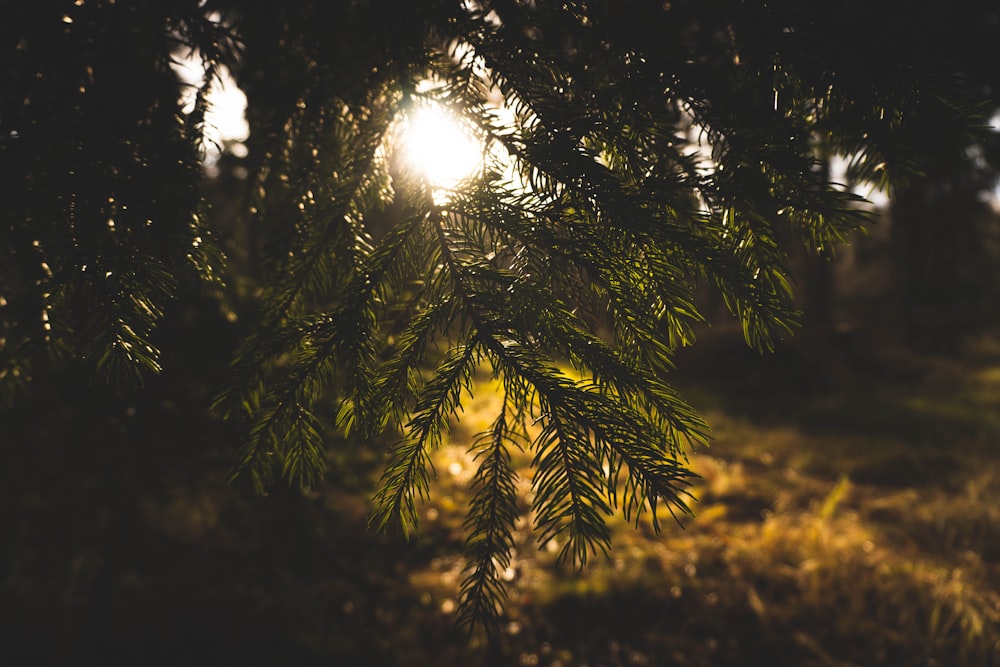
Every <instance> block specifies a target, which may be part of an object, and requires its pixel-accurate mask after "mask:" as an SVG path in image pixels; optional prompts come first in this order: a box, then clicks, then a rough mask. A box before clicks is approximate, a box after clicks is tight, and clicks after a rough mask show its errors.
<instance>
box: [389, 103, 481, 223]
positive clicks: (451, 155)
mask: <svg viewBox="0 0 1000 667" xmlns="http://www.w3.org/2000/svg"><path fill="white" fill-rule="evenodd" d="M401 145H402V150H403V159H404V161H405V162H406V164H407V165H408V166H409V167H410V168H411V169H414V170H415V171H417V172H418V173H419V174H420V175H421V176H423V177H424V178H426V179H427V182H428V183H429V184H430V185H431V186H432V187H433V188H434V190H435V192H434V199H435V201H436V202H437V203H442V202H440V201H437V200H438V199H440V198H443V197H444V192H443V191H447V190H450V189H452V188H454V187H455V186H456V185H458V183H459V182H460V181H462V180H463V179H465V178H468V177H469V176H472V175H473V174H474V173H475V172H476V170H477V169H479V168H480V167H481V166H482V164H483V151H482V147H481V145H480V144H479V142H477V141H476V140H475V138H474V137H473V136H472V134H471V133H470V132H469V131H468V129H466V128H465V127H463V125H462V122H461V121H460V120H459V119H457V118H456V117H455V116H454V115H452V114H451V113H450V112H448V111H447V110H446V109H445V108H444V107H442V106H440V105H437V104H427V105H424V106H421V107H420V108H418V109H416V110H414V111H413V112H412V113H410V115H409V116H408V118H407V119H406V120H405V121H404V125H403V130H402V144H401Z"/></svg>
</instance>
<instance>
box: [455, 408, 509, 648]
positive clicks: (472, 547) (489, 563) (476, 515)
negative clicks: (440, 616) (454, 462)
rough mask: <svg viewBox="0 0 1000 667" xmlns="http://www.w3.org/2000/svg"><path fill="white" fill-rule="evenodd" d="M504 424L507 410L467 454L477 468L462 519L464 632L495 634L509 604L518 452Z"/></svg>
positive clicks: (461, 611) (460, 610) (460, 612)
mask: <svg viewBox="0 0 1000 667" xmlns="http://www.w3.org/2000/svg"><path fill="white" fill-rule="evenodd" d="M513 435H514V434H513V433H512V431H511V428H510V426H509V424H508V422H507V412H506V407H505V408H504V409H502V410H501V412H500V415H499V416H498V417H497V419H496V421H494V423H493V428H492V429H491V430H489V431H487V432H485V433H481V434H480V435H479V436H478V437H477V438H476V440H474V441H473V443H472V446H471V447H470V451H471V452H472V453H473V455H474V457H475V459H476V460H478V461H480V464H479V468H478V469H477V471H476V475H475V477H474V478H473V480H472V486H471V489H472V491H473V496H472V500H471V501H470V503H469V511H468V514H467V515H466V519H465V529H466V531H467V533H468V537H467V538H466V541H465V553H466V568H465V572H466V576H465V578H464V579H463V581H462V586H461V593H460V601H459V607H458V623H459V626H460V627H463V628H464V629H465V630H466V631H467V632H470V633H471V631H472V630H473V628H475V627H476V626H478V625H482V626H484V627H485V628H486V629H487V633H488V634H490V635H493V634H495V632H496V625H497V621H498V619H499V616H500V612H501V610H502V608H503V603H504V601H505V600H506V599H507V584H506V582H507V580H508V577H507V575H506V573H507V570H508V569H509V568H510V566H511V551H512V549H513V544H514V522H515V520H516V519H517V517H518V515H519V512H518V507H517V487H516V483H517V478H518V475H517V472H516V471H515V470H514V468H513V466H512V465H511V460H510V449H511V448H517V449H520V445H519V444H518V443H517V442H516V441H515V440H514V439H513Z"/></svg>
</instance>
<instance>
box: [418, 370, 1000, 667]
mask: <svg viewBox="0 0 1000 667" xmlns="http://www.w3.org/2000/svg"><path fill="white" fill-rule="evenodd" d="M996 377H997V374H996V373H994V372H992V371H989V372H988V371H983V372H981V373H980V374H979V375H977V376H976V378H975V381H976V382H977V383H980V385H982V384H988V385H989V386H990V387H993V386H995V385H994V382H995V378H996ZM481 395H482V396H484V397H485V399H484V400H482V401H479V400H477V401H474V402H470V403H469V404H468V405H466V410H465V413H464V414H463V416H462V420H461V422H460V423H459V424H458V425H457V426H456V429H455V432H454V435H453V440H452V442H453V443H454V444H448V445H446V446H444V447H442V449H441V450H440V451H439V452H438V453H437V456H436V459H435V465H436V468H437V470H438V477H437V479H436V481H435V488H434V489H433V492H432V501H431V503H430V504H429V505H427V506H426V507H425V508H424V518H425V519H426V521H425V528H424V530H425V531H429V532H430V534H431V535H432V536H433V537H434V538H435V539H441V538H444V540H445V541H446V542H447V543H450V544H452V545H453V546H454V547H456V549H455V551H453V552H452V553H451V555H447V556H441V557H438V558H436V559H434V560H432V561H431V562H430V563H429V565H428V566H427V567H425V568H423V569H419V570H417V571H414V572H413V573H412V576H411V582H412V583H413V585H414V586H415V587H416V588H417V589H419V590H422V591H424V593H423V595H425V596H426V598H425V599H426V600H428V601H429V602H428V604H429V606H430V607H432V608H434V609H435V610H436V611H438V612H440V613H443V614H445V615H449V614H451V613H452V612H453V611H454V609H455V599H456V595H457V589H458V584H459V582H460V577H461V569H462V561H461V558H460V556H459V555H458V549H457V548H458V547H459V546H460V544H461V540H462V533H461V521H462V514H463V512H464V507H465V503H466V501H467V499H468V491H467V489H466V485H467V483H468V480H469V477H470V476H471V474H472V472H473V470H474V462H473V461H471V460H470V458H469V457H468V455H467V454H466V453H465V451H464V447H463V445H462V443H463V442H465V441H467V439H468V437H469V436H470V435H472V434H474V433H475V432H476V431H478V430H480V429H482V428H485V426H486V425H488V424H489V422H490V421H491V420H492V418H493V415H494V414H495V409H496V407H497V405H496V400H497V398H496V393H495V392H491V391H489V390H488V389H487V391H485V392H481ZM939 407H940V409H941V410H944V411H947V410H948V409H950V408H949V407H948V406H939ZM709 417H710V421H711V423H712V424H713V426H714V427H715V431H716V442H715V444H714V445H713V447H711V448H709V449H707V450H705V451H701V452H696V453H694V454H692V456H691V466H692V468H693V469H694V470H695V471H696V472H698V473H699V474H700V475H701V480H700V481H699V483H698V485H697V486H696V488H695V489H694V490H695V495H696V496H698V497H699V498H700V501H699V502H698V503H697V504H696V505H695V506H694V508H695V510H696V513H697V517H696V518H694V519H692V520H687V521H685V526H684V527H683V528H682V527H679V526H677V525H675V524H673V523H672V522H671V520H670V519H669V517H666V519H667V520H666V521H663V522H662V524H663V525H664V526H665V530H664V532H663V533H662V534H660V535H654V534H653V533H652V531H651V530H650V529H649V528H648V527H647V526H646V525H645V524H644V525H642V526H640V529H639V530H636V529H634V528H633V526H632V525H630V524H628V523H626V522H625V521H624V520H623V519H621V518H620V517H609V519H608V520H609V524H610V525H611V526H612V527H613V532H614V540H615V541H614V544H615V546H614V550H613V552H612V553H611V555H610V557H609V558H607V559H603V558H597V559H594V560H593V561H592V562H591V563H588V565H587V566H586V568H584V569H583V570H582V571H573V570H569V569H567V568H563V567H558V566H557V565H556V562H555V561H556V558H555V555H556V552H557V551H558V546H559V545H558V544H552V543H549V544H544V545H538V544H536V543H535V541H534V538H533V536H532V534H531V531H530V516H529V515H528V508H529V507H530V483H529V482H528V479H527V478H528V476H529V475H530V473H528V472H527V471H525V474H524V475H523V477H524V479H522V485H521V492H522V497H523V508H524V512H525V516H524V517H523V519H522V520H520V521H519V525H518V529H517V532H516V554H515V558H514V563H513V566H512V568H511V570H510V571H509V578H510V584H511V587H512V594H511V600H510V604H509V606H508V609H507V620H506V625H505V627H506V629H507V632H506V636H505V638H504V641H503V643H502V647H503V648H502V651H503V652H504V653H505V655H507V656H508V657H509V658H510V660H511V661H512V662H511V664H517V661H520V664H541V665H564V666H565V665H571V664H582V663H578V662H576V661H575V660H576V658H575V657H574V656H584V655H586V656H588V659H590V660H600V661H603V662H602V664H607V665H612V664H621V665H626V664H685V665H743V664H759V661H761V660H767V661H770V662H771V664H796V665H799V664H801V665H821V666H832V665H838V666H842V667H843V666H846V665H876V664H885V665H949V666H961V665H1000V593H998V591H1000V474H998V473H1000V464H998V462H997V460H994V459H993V458H992V457H991V456H990V455H988V454H984V452H989V450H990V447H989V446H983V443H982V442H981V441H980V442H979V444H978V446H977V447H976V453H975V454H974V455H969V456H968V457H965V458H961V457H959V458H960V461H959V465H958V470H957V472H955V471H950V472H949V474H948V475H947V480H945V479H944V478H942V481H941V483H940V484H937V483H927V481H926V480H925V479H921V480H920V481H919V483H915V484H912V485H908V484H905V483H893V484H891V485H885V484H880V483H861V482H855V481H852V474H853V473H854V472H856V471H859V470H864V469H865V468H864V467H863V466H864V465H866V463H865V462H866V461H868V458H866V457H871V458H872V459H873V460H880V461H881V460H883V459H884V460H887V461H894V460H896V459H895V458H894V457H899V456H903V455H904V454H905V456H909V457H919V456H921V452H919V451H917V452H912V451H907V450H906V449H905V447H906V443H905V442H901V441H899V440H898V439H892V438H888V439H886V440H884V441H883V440H880V439H878V437H874V436H873V437H867V438H866V437H861V436H858V437H855V438H850V437H848V436H843V437H842V438H841V437H839V436H830V435H825V434H814V433H812V434H811V433H808V432H804V431H802V430H800V429H798V428H797V427H795V426H778V427H773V426H772V427H763V426H755V425H753V424H751V423H749V422H748V421H746V420H738V419H734V418H731V417H729V416H728V415H726V414H725V413H724V412H713V413H712V414H711V415H709ZM996 445H1000V442H995V443H992V448H993V453H994V454H997V455H998V457H1000V452H998V451H996V449H995V447H996ZM955 446H956V447H957V448H960V446H961V443H956V444H955ZM873 448H874V449H878V448H881V449H879V451H874V450H873ZM956 456H957V455H956ZM880 457H881V458H880ZM519 461H520V463H521V464H522V465H526V464H527V462H528V458H527V455H525V456H524V457H522V458H521V459H519ZM859 461H860V462H861V463H859ZM817 462H820V463H817ZM859 477H863V476H862V475H860V474H859ZM473 646H481V645H480V644H473ZM468 658H469V660H474V659H475V650H473V655H470V656H468Z"/></svg>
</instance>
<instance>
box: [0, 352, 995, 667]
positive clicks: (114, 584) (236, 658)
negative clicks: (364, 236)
mask: <svg viewBox="0 0 1000 667" xmlns="http://www.w3.org/2000/svg"><path fill="white" fill-rule="evenodd" d="M696 349H698V348H696ZM698 355H699V356H698V357H695V356H693V353H692V355H691V356H688V357H686V356H685V355H682V357H681V360H680V361H681V366H680V370H679V371H678V373H677V374H676V377H675V378H673V379H674V382H675V383H676V385H677V386H678V387H679V388H680V389H681V391H682V393H683V395H684V396H686V397H687V398H688V400H689V401H690V402H691V403H693V404H694V406H695V407H696V408H698V409H699V410H701V412H702V413H703V415H704V416H705V417H706V418H707V419H708V421H709V423H710V424H711V425H712V428H713V440H712V444H711V446H710V447H708V448H705V449H702V450H699V451H697V452H692V453H691V455H690V465H691V468H692V469H693V470H694V471H695V472H697V473H698V474H699V475H700V476H701V477H700V479H699V480H698V482H697V483H696V485H695V487H694V488H693V489H692V491H693V495H694V496H695V497H696V498H697V502H695V503H694V504H693V505H692V508H693V510H694V513H695V516H693V517H684V518H683V519H682V521H681V524H678V523H676V522H674V521H673V520H672V519H671V518H670V517H669V515H668V516H666V517H664V519H666V520H661V526H662V531H661V532H660V534H658V535H657V534H654V532H653V531H652V530H651V529H650V528H649V525H648V523H640V525H639V527H638V528H636V527H635V526H633V525H632V524H629V523H626V522H625V521H624V520H623V519H621V518H620V517H610V518H609V523H610V524H611V526H612V528H613V549H612V551H611V553H610V555H609V556H608V557H607V558H604V557H602V556H597V557H595V558H592V559H591V560H590V561H589V562H588V564H587V565H586V567H585V568H583V569H582V570H574V569H572V568H569V567H567V566H565V565H559V564H557V563H556V556H557V552H558V548H559V545H558V544H555V543H551V542H550V543H547V544H544V545H539V544H537V542H536V539H535V537H534V536H533V535H532V533H531V531H530V528H529V525H530V520H529V518H528V516H527V511H528V508H529V507H530V501H529V494H530V482H528V481H526V480H527V478H528V476H529V475H530V473H529V472H528V471H527V470H525V471H524V475H523V477H524V478H525V481H523V482H522V485H521V489H522V491H523V495H524V502H523V505H524V509H525V518H524V519H523V520H522V521H520V522H519V524H518V530H517V532H516V535H515V539H516V554H515V558H514V562H513V563H512V567H511V569H510V570H509V571H508V572H509V586H510V601H509V604H508V606H507V608H506V611H505V617H504V620H503V624H502V633H501V635H500V636H499V638H498V639H497V640H496V641H494V642H493V643H492V644H490V645H488V644H487V643H486V642H485V640H484V638H483V637H480V636H478V635H477V636H473V637H472V638H471V639H466V638H464V637H463V636H462V635H461V634H460V633H459V632H458V631H457V629H456V627H455V613H454V612H455V604H456V596H457V591H458V586H459V584H460V580H461V570H462V565H463V560H462V555H461V552H462V542H463V539H464V538H463V533H462V520H463V516H464V508H465V506H466V505H467V502H468V499H469V491H468V482H469V479H470V477H471V475H472V473H473V471H474V465H473V462H472V460H471V459H470V457H469V455H468V453H467V451H466V446H467V443H468V441H469V438H470V437H471V436H472V435H474V434H475V433H477V432H478V431H480V430H482V429H483V428H485V427H486V425H488V424H489V423H490V422H491V421H492V419H493V417H494V415H495V410H496V407H497V406H496V404H495V401H496V400H497V399H496V393H495V392H493V391H492V390H491V388H490V386H489V384H488V383H487V382H486V381H484V382H483V383H481V384H480V385H478V387H477V388H478V389H479V396H480V398H478V399H477V400H475V401H469V402H466V405H465V412H464V414H463V417H462V420H461V421H460V422H458V423H456V424H455V427H454V429H453V432H452V435H451V438H450V440H449V441H448V442H447V443H446V444H445V446H443V447H442V448H441V449H440V450H439V451H438V452H437V454H436V457H435V468H436V470H437V475H436V477H435V479H434V482H433V488H432V494H431V498H430V500H429V501H428V502H427V503H426V504H424V505H423V506H422V507H421V510H420V511H421V516H422V527H421V531H420V533H419V534H418V535H417V536H416V537H415V538H414V539H412V540H411V541H409V542H406V541H403V540H401V539H399V538H394V537H384V536H378V535H374V534H372V533H371V532H369V531H368V530H366V525H365V524H366V517H367V512H368V500H367V499H368V497H369V495H370V492H371V485H372V483H373V480H374V479H375V477H376V475H377V470H378V464H379V460H380V455H379V454H378V453H376V452H374V451H372V450H371V449H370V448H363V447H360V446H358V445H348V444H347V443H341V444H340V445H338V446H335V447H334V448H332V450H331V473H330V476H329V479H328V480H327V483H326V484H325V485H323V486H321V487H319V488H317V489H316V490H314V491H312V492H309V493H300V492H298V491H292V490H281V489H276V490H275V492H274V493H272V494H271V495H270V496H269V497H267V498H255V497H252V496H250V495H247V494H244V493H242V492H240V490H239V489H236V488H233V487H231V486H229V485H227V484H226V482H225V478H226V473H227V469H228V466H229V463H230V461H231V456H232V451H233V446H234V440H233V438H234V434H233V430H232V429H231V427H229V426H227V425H224V424H221V423H219V422H217V421H215V420H212V419H210V418H208V417H204V416H199V415H198V414H197V413H196V412H195V411H194V410H193V408H191V407H190V406H193V405H197V404H198V403H199V401H203V400H204V396H199V395H198V393H197V392H193V393H190V394H189V395H187V396H185V397H184V398H182V399H163V398H162V396H163V395H166V394H170V392H168V391H166V390H165V389H164V388H160V389H161V390H158V391H150V392H148V396H149V397H148V398H147V399H144V402H142V401H140V402H136V401H131V402H128V401H118V402H116V403H114V404H113V405H109V404H108V403H107V402H101V401H100V400H98V399H97V398H89V397H88V394H87V393H86V392H87V390H86V387H85V385H84V384H83V383H82V382H80V383H77V384H73V382H69V381H67V380H66V379H65V378H64V379H62V380H60V381H59V382H58V383H53V385H52V388H51V392H50V394H49V396H48V398H47V399H46V400H44V401H38V402H36V403H33V404H32V405H30V406H27V407H24V408H23V409H22V410H20V411H18V413H17V414H10V415H6V416H5V419H6V420H7V422H8V428H7V429H6V432H7V433H8V434H10V436H11V437H12V439H10V440H7V441H6V443H5V445H4V450H5V457H6V461H7V462H6V465H5V466H3V471H2V472H0V504H2V507H3V510H2V514H0V520H2V523H0V529H2V530H3V531H4V533H3V534H4V535H6V536H9V539H5V540H4V541H5V542H6V545H5V546H4V547H2V548H0V567H2V569H0V576H2V579H0V663H2V664H10V665H29V664H77V665H80V664H84V665H87V664H99V663H109V662H110V663H114V664H143V665H203V664H204V665H208V664H242V665H258V664H260V665H263V664H267V665H289V666H292V665H296V666H298V665H346V666H353V665H359V666H360V665H387V666H388V665H398V666H400V667H402V666H412V667H426V666H430V665H470V666H473V665H548V666H551V667H555V666H557V665H561V666H562V667H570V666H576V667H583V666H589V667H597V666H598V665H603V666H605V667H621V666H626V665H653V666H657V665H694V666H703V667H709V666H716V665H718V666H727V667H728V666H735V667H740V666H743V665H747V666H749V665H764V664H767V665H779V666H780V665H803V666H810V665H812V666H816V667H834V666H837V667H847V666H849V665H857V666H862V665H876V664H877V665H894V666H909V665H913V666H917V665H921V666H931V665H942V666H948V667H960V666H963V665H971V666H978V665H983V666H988V665H1000V346H997V345H996V343H995V342H994V341H993V339H983V340H980V341H977V342H976V344H974V345H971V346H970V348H969V350H967V353H966V354H965V355H963V356H962V357H949V358H943V357H917V356H913V355H909V354H905V353H902V352H899V351H893V350H879V351H877V352H871V351H867V352H866V351H864V349H862V348H860V347H857V346H855V347H854V348H852V349H851V350H849V351H847V352H845V351H844V350H832V351H831V350H827V352H826V353H824V354H823V355H817V354H816V353H814V352H811V353H809V354H802V353H797V352H795V351H794V349H791V350H788V351H785V352H782V351H780V350H779V352H778V353H777V354H776V355H774V356H773V357H771V358H765V359H760V358H758V357H757V356H756V355H754V354H753V353H748V352H744V351H742V348H740V347H739V345H733V344H731V343H730V342H729V341H721V342H715V343H713V342H712V341H708V342H707V344H706V345H705V346H704V348H701V351H699V352H698ZM153 389H154V390H155V389H156V388H155V387H154V388H153ZM154 397H156V398H154ZM188 402H189V403H188ZM521 462H522V463H524V464H526V463H527V458H525V459H524V460H523V461H521Z"/></svg>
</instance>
